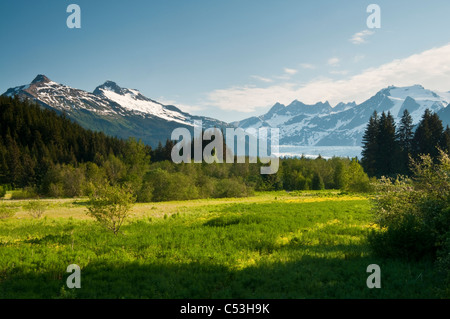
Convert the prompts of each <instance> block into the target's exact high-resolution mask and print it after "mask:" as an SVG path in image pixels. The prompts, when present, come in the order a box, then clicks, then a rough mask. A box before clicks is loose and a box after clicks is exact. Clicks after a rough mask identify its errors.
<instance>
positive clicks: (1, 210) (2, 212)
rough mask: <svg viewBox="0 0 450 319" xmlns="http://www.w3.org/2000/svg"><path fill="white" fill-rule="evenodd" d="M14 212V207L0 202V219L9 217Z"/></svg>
mask: <svg viewBox="0 0 450 319" xmlns="http://www.w3.org/2000/svg"><path fill="white" fill-rule="evenodd" d="M15 214H16V209H15V208H12V207H8V206H6V205H5V204H0V219H7V218H11V217H13V216H14V215H15Z"/></svg>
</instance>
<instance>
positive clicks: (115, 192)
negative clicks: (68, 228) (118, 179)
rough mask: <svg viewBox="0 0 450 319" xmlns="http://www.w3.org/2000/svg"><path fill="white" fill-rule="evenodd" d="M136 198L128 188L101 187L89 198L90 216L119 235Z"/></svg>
mask: <svg viewBox="0 0 450 319" xmlns="http://www.w3.org/2000/svg"><path fill="white" fill-rule="evenodd" d="M135 201H136V198H135V197H134V196H133V195H132V194H131V193H130V188H129V187H126V186H110V185H108V184H106V185H103V186H100V187H98V188H97V189H96V191H95V192H94V193H93V194H92V195H91V196H90V197H89V202H88V212H87V214H88V215H89V216H92V217H94V218H95V219H96V220H97V221H98V222H99V223H100V224H102V225H103V226H104V227H106V228H107V229H108V230H110V231H112V232H113V233H114V235H117V234H118V232H119V230H120V227H121V226H122V224H123V222H124V221H125V219H126V218H127V217H128V212H129V211H130V209H131V208H132V207H133V204H134V202H135Z"/></svg>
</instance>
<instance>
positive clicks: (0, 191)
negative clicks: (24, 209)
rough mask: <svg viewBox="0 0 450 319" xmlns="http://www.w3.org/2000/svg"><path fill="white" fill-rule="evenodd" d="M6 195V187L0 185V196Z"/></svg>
mask: <svg viewBox="0 0 450 319" xmlns="http://www.w3.org/2000/svg"><path fill="white" fill-rule="evenodd" d="M5 195H6V187H5V186H3V185H0V198H3V197H5Z"/></svg>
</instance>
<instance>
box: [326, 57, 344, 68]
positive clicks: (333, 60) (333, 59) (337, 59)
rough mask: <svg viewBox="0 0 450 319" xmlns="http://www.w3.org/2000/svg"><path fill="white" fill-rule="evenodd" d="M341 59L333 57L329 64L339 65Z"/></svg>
mask: <svg viewBox="0 0 450 319" xmlns="http://www.w3.org/2000/svg"><path fill="white" fill-rule="evenodd" d="M340 61H341V60H339V58H331V59H328V62H327V63H328V65H331V66H339V62H340Z"/></svg>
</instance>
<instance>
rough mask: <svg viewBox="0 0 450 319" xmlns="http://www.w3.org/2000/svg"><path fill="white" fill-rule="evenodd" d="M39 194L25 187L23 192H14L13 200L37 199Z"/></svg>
mask: <svg viewBox="0 0 450 319" xmlns="http://www.w3.org/2000/svg"><path fill="white" fill-rule="evenodd" d="M38 197H39V196H38V194H37V193H36V191H35V190H34V188H31V187H25V188H24V189H22V190H16V191H13V192H12V195H11V199H36V198H38Z"/></svg>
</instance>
